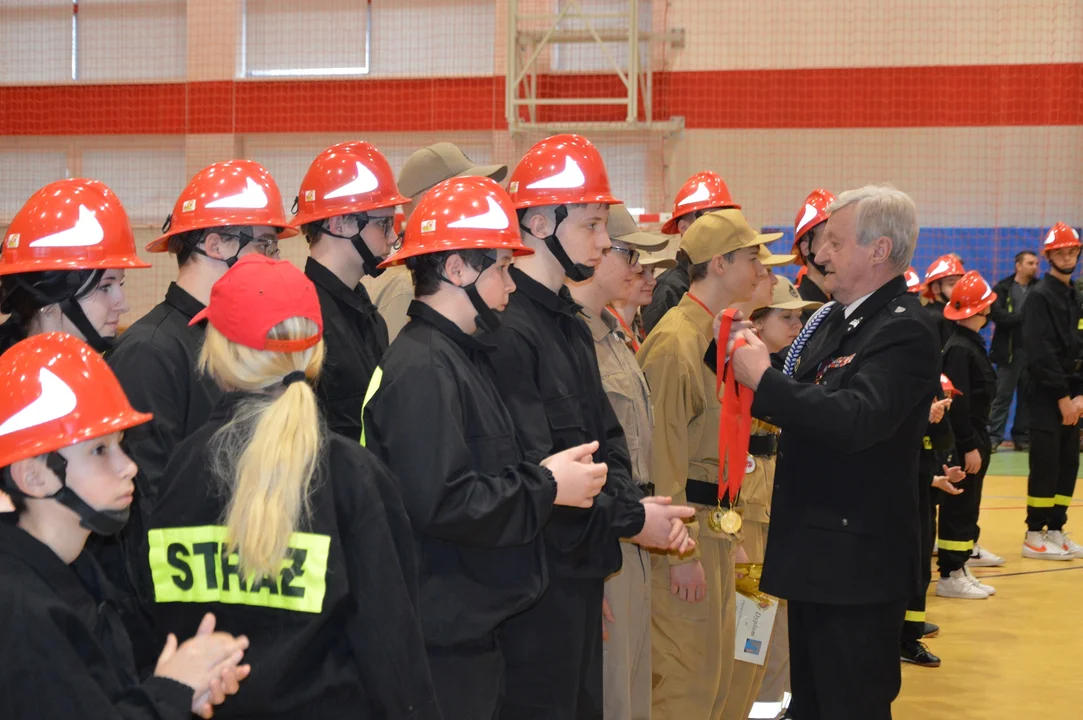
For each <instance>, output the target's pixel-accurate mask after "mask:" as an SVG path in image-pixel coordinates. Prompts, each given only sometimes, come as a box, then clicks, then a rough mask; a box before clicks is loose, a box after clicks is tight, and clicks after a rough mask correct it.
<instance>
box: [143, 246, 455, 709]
mask: <svg viewBox="0 0 1083 720" xmlns="http://www.w3.org/2000/svg"><path fill="white" fill-rule="evenodd" d="M204 319H205V320H207V333H206V338H205V340H204V343H203V348H202V350H201V351H200V360H199V366H200V369H201V370H202V371H203V372H205V373H206V374H207V375H208V376H209V377H211V378H212V379H214V381H215V382H216V383H218V385H219V386H220V387H222V388H223V390H228V391H229V392H228V393H227V394H225V395H224V396H223V398H222V400H221V402H220V403H219V404H218V406H217V407H216V409H215V411H214V413H213V414H212V415H211V419H210V421H209V422H208V423H207V424H206V425H204V426H203V427H202V428H200V429H199V430H198V431H197V432H196V433H195V434H193V435H192V436H191V437H190V438H188V439H187V440H185V441H184V442H183V443H181V445H180V446H179V447H178V448H177V452H176V453H175V454H174V456H173V459H172V460H171V461H170V463H169V467H168V468H167V471H166V474H165V477H164V478H163V480H162V491H161V494H160V497H159V501H158V503H157V505H156V506H155V510H154V514H153V516H152V517H151V520H150V530H149V531H148V536H147V543H148V548H149V552H148V559H147V561H145V564H144V567H149V572H150V578H149V580H150V585H151V587H152V589H151V593H152V594H151V593H148V595H150V596H151V597H153V598H154V604H153V605H152V607H151V612H152V614H153V616H154V618H155V620H156V621H157V626H158V627H178V628H188V627H194V626H195V624H196V623H197V622H198V619H199V617H200V616H201V615H202V614H203V613H204V612H206V611H207V610H213V611H214V612H216V613H217V615H218V617H219V618H220V621H221V623H222V625H223V626H224V627H228V628H230V629H234V630H237V631H242V632H245V633H246V634H247V635H248V637H250V638H251V640H252V652H251V653H250V654H249V660H250V662H251V665H252V674H251V677H250V678H249V681H248V683H246V684H245V686H244V687H243V688H242V689H241V691H240V692H239V693H238V694H237V696H236V697H234V698H231V699H230V700H229V701H227V702H226V703H225V704H224V705H223V706H222V708H221V709H220V710H219V713H218V714H219V715H220V716H221V717H224V718H225V717H260V718H264V719H271V718H287V717H288V718H296V717H300V716H302V715H303V716H304V717H306V718H310V719H311V720H331V719H337V718H344V719H345V718H351V719H355V718H361V719H365V718H411V719H413V718H439V717H440V715H439V711H438V709H437V707H436V700H435V698H434V696H433V688H432V680H431V678H430V675H429V669H428V663H427V661H426V659H425V648H424V644H423V642H422V638H421V628H420V624H419V622H418V619H417V614H416V612H415V608H414V602H413V598H412V597H411V593H410V587H409V586H410V583H411V579H410V578H408V577H406V576H405V575H407V574H408V573H409V570H408V569H404V567H403V565H402V563H401V562H400V561H399V554H398V549H397V548H398V547H399V546H398V545H397V542H398V539H397V538H395V537H393V535H392V530H391V528H390V526H389V523H388V519H387V511H386V510H385V508H384V504H383V502H382V500H381V489H380V484H381V483H391V482H394V480H393V479H392V478H390V473H389V471H388V470H387V468H386V467H384V465H383V464H382V463H380V462H379V461H378V460H376V458H374V457H373V456H372V455H371V454H370V453H369V452H368V451H366V450H364V449H363V448H361V447H360V446H359V445H358V444H357V442H356V441H350V440H347V439H346V438H344V437H342V436H341V435H337V434H335V433H329V432H327V431H326V430H325V429H324V425H323V423H322V422H321V419H320V414H319V410H318V407H317V403H316V395H315V393H314V392H313V391H312V388H311V387H310V386H309V384H308V382H307V381H306V380H311V379H314V378H315V377H316V376H317V375H318V373H319V370H320V364H321V362H322V360H323V343H322V341H321V337H322V321H321V314H320V303H319V298H318V297H317V294H316V288H315V286H314V285H313V284H312V282H311V281H310V280H309V279H308V278H306V277H305V276H304V275H303V274H302V273H301V272H300V271H299V270H297V269H296V268H295V267H294V266H293V265H291V264H290V263H288V262H285V261H275V260H270V259H268V258H265V257H261V256H259V255H253V256H251V257H246V258H243V259H242V260H241V261H240V262H239V263H237V264H236V266H234V267H233V269H231V270H230V271H229V272H228V273H226V274H225V275H224V276H223V277H222V279H221V280H219V281H218V282H217V283H215V285H214V289H213V290H212V292H211V298H210V303H209V305H208V307H207V308H206V309H205V310H204V311H203V312H201V313H200V314H199V315H197V316H196V317H194V318H193V319H192V322H193V323H198V322H201V321H203V320H204ZM406 542H409V539H407V540H406Z"/></svg>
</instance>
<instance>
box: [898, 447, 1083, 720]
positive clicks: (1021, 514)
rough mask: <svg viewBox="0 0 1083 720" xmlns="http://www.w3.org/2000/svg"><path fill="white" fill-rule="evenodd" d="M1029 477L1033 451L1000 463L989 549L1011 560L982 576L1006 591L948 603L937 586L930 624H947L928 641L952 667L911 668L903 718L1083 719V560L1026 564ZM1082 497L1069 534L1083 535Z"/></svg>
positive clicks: (992, 482)
mask: <svg viewBox="0 0 1083 720" xmlns="http://www.w3.org/2000/svg"><path fill="white" fill-rule="evenodd" d="M994 473H995V475H994ZM1026 473H1027V462H1026V455H1025V454H1021V453H1012V452H1007V453H1004V452H1001V453H997V454H996V455H994V456H993V463H992V467H991V468H990V474H989V477H987V478H986V481H985V489H984V491H983V497H982V509H981V521H980V522H981V528H982V535H981V543H982V545H984V546H986V547H988V548H989V549H990V550H992V551H993V552H995V553H996V554H998V555H1000V556H1001V557H1003V558H1004V559H1005V560H1006V561H1007V562H1006V564H1005V565H1004V566H1003V567H999V568H976V569H974V573H975V575H978V576H979V577H981V578H982V579H983V580H984V581H985V582H987V583H988V584H989V585H992V586H993V587H995V588H996V590H997V594H996V595H995V596H994V597H991V598H989V599H988V600H955V599H945V598H938V597H936V587H935V583H934V584H931V585H930V586H929V594H928V598H929V599H928V606H927V609H926V612H927V615H928V617H927V619H928V621H929V622H932V623H936V624H937V625H939V626H940V636H939V637H936V638H932V639H929V640H926V641H925V642H926V643H927V644H928V645H929V649H930V650H932V652H933V653H935V654H936V655H939V656H940V659H941V661H942V664H941V666H940V667H939V668H919V667H915V666H913V665H903V687H902V693H901V694H900V695H899V699H898V700H897V701H896V702H895V705H894V708H893V716H894V717H895V718H896V720H927V719H929V718H935V719H936V720H940V719H941V718H943V719H945V720H1000V719H1003V720H1009V719H1010V720H1016V719H1017V718H1018V719H1020V720H1023V719H1025V718H1057V719H1063V720H1072V719H1074V718H1083V619H1081V613H1083V560H1072V561H1070V562H1048V561H1045V562H1043V561H1041V560H1024V559H1022V557H1020V548H1021V547H1022V543H1023V533H1024V532H1025V530H1026V526H1025V525H1024V518H1025V513H1026V510H1025V506H1026V495H1027V478H1026ZM1075 497H1076V500H1075V502H1074V503H1073V506H1072V508H1071V509H1069V511H1068V526H1067V528H1066V529H1067V530H1069V531H1071V530H1073V529H1075V530H1076V535H1077V536H1083V484H1081V485H1078V486H1077V488H1076V493H1075ZM933 562H934V565H933V567H934V579H935V578H938V577H939V573H938V572H936V571H935V559H934V561H933Z"/></svg>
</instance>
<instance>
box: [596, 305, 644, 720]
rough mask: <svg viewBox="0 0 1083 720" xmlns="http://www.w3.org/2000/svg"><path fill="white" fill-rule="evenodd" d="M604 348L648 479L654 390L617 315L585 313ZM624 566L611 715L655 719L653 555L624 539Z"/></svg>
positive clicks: (608, 700)
mask: <svg viewBox="0 0 1083 720" xmlns="http://www.w3.org/2000/svg"><path fill="white" fill-rule="evenodd" d="M584 318H585V319H586V321H587V325H588V326H589V327H590V333H591V335H592V336H593V337H594V343H595V347H596V348H597V351H598V370H599V371H600V372H601V375H602V386H603V387H604V388H605V392H606V395H607V396H608V397H609V402H610V404H612V405H613V411H614V412H615V413H616V415H617V419H618V420H619V421H620V424H621V427H622V428H624V437H625V438H626V439H627V441H628V454H629V455H630V456H631V459H632V479H633V480H634V481H635V482H636V484H637V485H641V486H642V485H646V483H647V482H648V478H649V477H650V469H651V442H652V438H651V431H652V428H653V426H654V416H653V413H652V410H651V403H650V391H649V390H648V389H647V380H646V378H644V377H643V371H641V370H640V369H639V364H638V363H636V358H635V355H634V354H633V353H632V351H631V350H629V349H628V346H627V345H626V344H625V341H626V338H625V336H624V333H623V332H622V331H621V330H620V324H619V322H618V321H617V318H616V317H615V316H613V315H612V314H611V313H610V312H609V311H608V310H604V311H603V312H602V316H601V317H591V316H588V315H586V313H584ZM621 550H622V553H623V556H624V557H623V564H622V566H621V569H620V572H618V573H616V574H615V575H612V576H610V577H609V578H608V579H607V580H606V582H605V597H606V599H607V600H608V601H609V607H610V609H611V610H612V611H613V615H614V617H615V619H616V622H615V623H614V624H612V625H610V626H609V640H607V641H606V643H605V645H604V646H603V649H602V659H603V681H604V693H605V694H604V698H605V704H604V717H605V720H650V717H651V578H650V572H649V568H650V555H649V554H648V553H647V552H646V551H645V550H643V549H642V548H640V547H639V546H638V545H636V544H634V543H631V542H628V541H624V542H622V543H621Z"/></svg>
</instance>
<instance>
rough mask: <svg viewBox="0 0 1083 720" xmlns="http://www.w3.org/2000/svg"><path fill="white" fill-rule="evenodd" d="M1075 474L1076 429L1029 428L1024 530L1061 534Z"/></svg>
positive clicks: (1077, 456)
mask: <svg viewBox="0 0 1083 720" xmlns="http://www.w3.org/2000/svg"><path fill="white" fill-rule="evenodd" d="M1077 472H1079V426H1077V425H1058V426H1057V427H1056V428H1048V427H1031V429H1030V476H1029V477H1028V478H1027V530H1035V531H1038V532H1041V531H1042V530H1043V529H1045V528H1048V529H1050V530H1063V529H1064V523H1065V522H1067V520H1068V506H1069V505H1070V504H1071V502H1072V493H1074V492H1075V476H1076V473H1077Z"/></svg>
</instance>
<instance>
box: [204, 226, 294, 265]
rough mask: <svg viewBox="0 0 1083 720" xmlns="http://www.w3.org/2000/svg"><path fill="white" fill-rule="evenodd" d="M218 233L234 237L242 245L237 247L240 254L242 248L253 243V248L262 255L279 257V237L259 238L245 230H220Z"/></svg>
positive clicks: (273, 258) (273, 257) (272, 257)
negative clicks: (233, 231) (232, 231)
mask: <svg viewBox="0 0 1083 720" xmlns="http://www.w3.org/2000/svg"><path fill="white" fill-rule="evenodd" d="M218 234H219V235H220V236H222V237H227V238H232V239H234V240H236V241H237V242H238V243H240V247H239V248H238V249H237V253H238V254H240V252H241V250H244V249H245V248H246V247H247V246H249V245H252V246H253V249H254V250H255V251H256V252H258V253H259V254H260V255H266V256H267V257H269V258H271V259H272V260H276V259H278V257H279V251H278V238H277V237H275V238H268V237H258V238H257V237H253V236H252V235H250V234H248V233H246V232H243V231H237V232H235V233H231V232H222V231H218Z"/></svg>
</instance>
